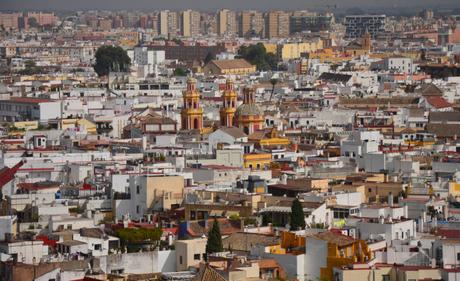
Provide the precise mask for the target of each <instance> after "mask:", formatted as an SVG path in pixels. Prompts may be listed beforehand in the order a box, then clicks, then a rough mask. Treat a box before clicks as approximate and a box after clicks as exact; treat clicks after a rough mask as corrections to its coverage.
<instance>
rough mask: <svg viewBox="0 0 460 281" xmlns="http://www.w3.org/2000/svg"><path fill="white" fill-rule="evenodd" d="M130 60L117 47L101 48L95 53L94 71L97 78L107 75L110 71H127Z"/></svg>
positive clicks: (124, 52)
mask: <svg viewBox="0 0 460 281" xmlns="http://www.w3.org/2000/svg"><path fill="white" fill-rule="evenodd" d="M130 65H131V59H130V58H129V56H128V54H127V53H126V51H125V50H123V49H122V48H121V47H119V46H101V47H99V48H98V49H97V51H96V64H95V65H94V71H96V73H97V74H98V75H99V76H105V75H108V74H109V72H110V71H122V72H126V71H129V66H130Z"/></svg>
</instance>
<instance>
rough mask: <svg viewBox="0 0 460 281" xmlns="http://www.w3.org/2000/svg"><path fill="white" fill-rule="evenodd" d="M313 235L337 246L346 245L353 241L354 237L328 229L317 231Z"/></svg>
mask: <svg viewBox="0 0 460 281" xmlns="http://www.w3.org/2000/svg"><path fill="white" fill-rule="evenodd" d="M315 237H316V238H319V239H321V240H324V241H327V242H329V243H332V244H336V245H337V246H347V245H350V244H352V243H353V242H355V239H353V238H352V237H350V236H345V235H342V234H337V233H333V232H330V231H325V232H321V233H318V234H316V235H315Z"/></svg>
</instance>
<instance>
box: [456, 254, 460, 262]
mask: <svg viewBox="0 0 460 281" xmlns="http://www.w3.org/2000/svg"><path fill="white" fill-rule="evenodd" d="M457 261H460V253H457Z"/></svg>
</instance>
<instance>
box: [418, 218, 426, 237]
mask: <svg viewBox="0 0 460 281" xmlns="http://www.w3.org/2000/svg"><path fill="white" fill-rule="evenodd" d="M424 223H425V222H424V220H423V216H420V218H419V220H418V232H420V233H423V226H424Z"/></svg>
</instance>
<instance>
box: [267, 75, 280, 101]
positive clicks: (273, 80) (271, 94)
mask: <svg viewBox="0 0 460 281" xmlns="http://www.w3.org/2000/svg"><path fill="white" fill-rule="evenodd" d="M270 84H272V92H271V93H270V99H269V100H268V101H270V102H271V101H272V97H273V93H274V92H275V86H276V84H278V79H276V78H272V79H270Z"/></svg>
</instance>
